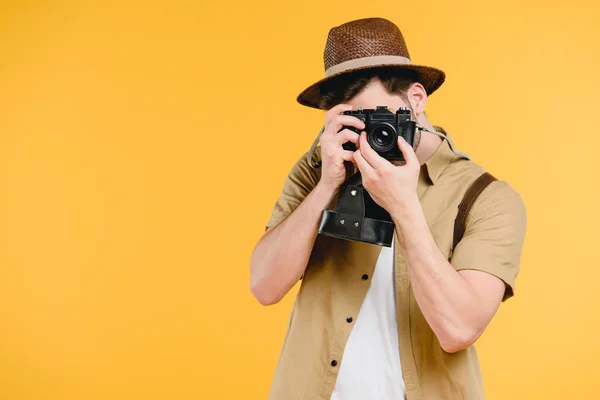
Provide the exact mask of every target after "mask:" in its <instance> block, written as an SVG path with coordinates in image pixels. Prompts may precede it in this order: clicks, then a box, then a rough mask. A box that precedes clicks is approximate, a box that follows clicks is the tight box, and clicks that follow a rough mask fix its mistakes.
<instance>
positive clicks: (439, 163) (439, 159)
mask: <svg viewBox="0 0 600 400" xmlns="http://www.w3.org/2000/svg"><path fill="white" fill-rule="evenodd" d="M433 128H434V129H435V130H436V131H437V132H440V133H443V134H444V135H445V136H446V137H447V138H448V139H449V140H450V141H452V138H451V137H450V135H449V134H448V132H446V131H445V130H444V128H442V127H441V126H434V127H433ZM448 139H443V140H442V143H441V144H440V145H439V146H438V148H437V149H436V150H435V152H434V153H433V155H432V156H431V157H429V159H428V160H427V161H425V164H424V165H425V170H426V171H427V175H428V176H429V179H430V181H431V183H432V184H434V185H435V183H436V182H437V181H438V179H439V178H440V176H441V175H442V172H443V171H444V170H445V169H446V167H447V166H448V165H449V164H450V163H452V162H454V161H456V160H459V159H461V158H463V157H462V156H460V155H458V154H456V153H454V152H453V151H452V149H451V148H450V145H449V143H448Z"/></svg>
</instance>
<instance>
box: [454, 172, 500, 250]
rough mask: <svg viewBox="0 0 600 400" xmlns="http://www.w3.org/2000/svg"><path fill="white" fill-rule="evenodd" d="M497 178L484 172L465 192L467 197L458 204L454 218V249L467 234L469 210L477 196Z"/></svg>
mask: <svg viewBox="0 0 600 400" xmlns="http://www.w3.org/2000/svg"><path fill="white" fill-rule="evenodd" d="M495 180H496V178H494V177H493V176H492V175H491V174H490V173H488V172H484V173H483V174H481V176H480V177H479V178H477V179H476V180H475V182H473V184H472V185H471V187H469V189H468V190H467V192H466V193H465V197H464V198H463V200H462V201H461V202H460V204H459V206H458V215H457V216H456V219H455V220H454V241H453V243H452V250H454V248H455V247H456V245H457V244H458V242H460V240H461V239H462V237H463V235H464V234H465V229H466V222H467V216H468V215H469V211H470V210H471V207H472V206H473V203H475V200H477V197H479V195H480V194H481V192H483V190H484V189H485V188H486V187H487V186H488V185H489V184H490V183H492V182H493V181H495Z"/></svg>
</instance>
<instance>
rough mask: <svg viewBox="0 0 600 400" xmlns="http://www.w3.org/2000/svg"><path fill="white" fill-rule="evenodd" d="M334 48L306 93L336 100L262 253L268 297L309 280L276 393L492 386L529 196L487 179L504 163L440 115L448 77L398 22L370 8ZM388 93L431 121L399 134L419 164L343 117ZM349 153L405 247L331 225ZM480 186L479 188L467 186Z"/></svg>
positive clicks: (334, 394)
mask: <svg viewBox="0 0 600 400" xmlns="http://www.w3.org/2000/svg"><path fill="white" fill-rule="evenodd" d="M324 59H325V68H326V73H325V75H326V77H325V78H324V79H322V80H321V81H319V82H317V83H315V84H314V85H311V86H310V87H309V88H307V89H306V90H304V91H303V92H302V93H301V94H300V95H299V96H298V101H299V102H300V103H301V104H303V105H306V106H309V107H313V108H318V109H324V110H328V111H327V112H326V115H325V126H324V130H323V133H322V135H321V138H320V142H321V146H320V148H317V151H316V152H315V153H314V156H312V158H311V159H310V160H309V159H308V158H309V157H307V155H304V156H303V157H301V158H300V159H299V160H298V162H297V163H296V164H295V165H294V167H293V168H292V170H291V172H290V174H289V176H288V178H287V180H286V182H285V184H284V187H283V190H282V192H281V196H280V198H279V199H278V201H277V203H276V204H275V207H274V209H273V213H272V215H271V218H270V220H269V222H268V223H267V232H266V233H265V235H264V236H263V237H262V238H261V239H260V241H259V242H258V244H257V245H256V248H255V250H254V252H253V254H252V257H251V260H250V264H251V265H250V267H251V283H250V286H251V291H252V293H253V294H254V296H255V297H256V298H257V300H258V301H259V302H260V303H261V304H264V305H269V304H274V303H277V302H278V301H279V300H280V299H281V298H283V297H284V295H285V294H286V293H287V292H288V291H289V290H290V289H291V288H292V287H293V286H294V285H295V284H296V283H297V282H298V280H301V282H302V284H301V286H300V290H299V292H298V295H297V297H296V300H295V303H294V307H293V309H292V312H291V315H290V320H289V326H288V331H287V334H286V337H285V339H284V344H283V348H282V350H281V354H280V358H279V362H278V365H277V369H276V372H275V375H274V379H273V384H272V387H271V392H270V399H273V400H279V399H285V400H295V399H338V400H342V399H343V400H348V399H408V400H417V399H483V398H484V391H483V385H482V379H481V373H480V369H479V362H478V358H477V353H476V350H475V348H474V346H473V344H474V343H475V341H476V340H477V339H478V338H479V337H480V336H481V334H482V333H483V331H484V329H485V328H486V326H487V325H488V323H489V322H490V320H491V318H492V317H493V316H494V314H495V313H496V311H497V309H498V307H499V305H500V303H501V302H502V301H504V300H506V299H508V298H509V297H511V296H512V295H513V293H514V285H515V278H516V276H517V274H518V271H519V264H520V256H521V250H522V246H523V242H524V237H525V230H526V211H525V207H524V204H523V201H522V199H521V197H520V196H519V194H518V193H517V192H515V190H514V189H513V188H512V187H511V186H509V185H508V183H506V182H504V181H501V180H495V179H488V180H487V182H486V183H487V186H485V185H480V184H481V182H483V181H482V180H481V179H480V177H482V176H488V177H489V176H491V175H487V174H483V173H484V172H485V171H484V169H483V168H482V167H481V166H479V165H477V164H475V163H474V162H472V161H470V160H469V159H468V157H467V156H466V155H464V154H462V153H459V152H456V151H455V150H454V147H453V145H452V142H451V139H450V137H449V136H448V134H447V133H446V132H445V131H444V130H443V129H442V128H440V127H434V126H433V125H432V124H431V123H430V122H429V120H428V118H427V116H426V115H425V106H426V104H427V100H428V96H429V95H431V93H433V92H434V91H435V90H436V89H437V88H439V86H440V85H441V84H442V83H443V81H444V78H445V75H444V73H443V72H442V71H440V70H438V69H435V68H431V67H425V66H419V65H414V64H412V63H411V61H410V56H409V53H408V50H407V49H406V45H405V43H404V39H403V37H402V34H401V33H400V30H399V29H398V28H397V27H396V26H395V25H394V24H393V23H392V22H390V21H388V20H385V19H381V18H367V19H361V20H357V21H351V22H348V23H346V24H343V25H340V26H338V27H335V28H333V29H331V30H330V32H329V37H328V40H327V45H326V48H325V54H324ZM379 105H385V106H387V107H388V108H389V109H390V110H391V111H394V112H395V110H397V109H398V108H399V107H408V108H409V109H410V110H411V111H412V115H413V118H414V119H415V120H416V122H417V124H418V125H419V126H421V127H423V128H424V129H425V130H424V131H423V132H422V134H421V135H420V137H419V138H417V139H416V140H415V143H414V145H413V146H414V149H413V147H412V146H411V145H410V144H408V143H407V142H406V141H404V140H403V139H399V140H398V147H399V149H400V150H401V152H402V154H403V155H404V158H405V160H406V162H405V163H402V164H399V163H392V162H390V161H388V160H386V159H384V158H382V157H381V156H380V155H379V154H378V153H377V152H375V151H374V150H373V149H372V148H371V146H370V145H369V143H368V142H367V140H366V136H365V133H364V132H362V133H361V134H360V136H359V135H357V134H356V133H354V132H352V131H350V130H348V129H344V130H341V128H342V127H343V126H352V127H355V128H357V129H359V130H362V129H364V128H365V126H364V123H363V122H362V121H360V120H359V119H357V118H355V117H353V116H349V115H342V112H343V111H345V110H350V109H357V108H358V107H362V108H363V109H368V108H371V109H374V108H376V107H377V106H379ZM427 131H430V132H431V133H430V132H427ZM440 136H441V138H440ZM345 142H352V143H354V144H355V145H356V147H357V150H356V151H354V152H352V151H349V150H345V149H344V148H343V147H342V144H343V143H345ZM317 162H320V163H321V167H320V168H315V165H313V164H315V163H317ZM345 162H346V164H347V162H350V163H352V164H354V166H355V169H356V170H359V171H360V172H361V174H362V183H363V185H364V188H365V189H366V190H367V192H368V193H369V194H370V195H371V197H372V198H373V200H374V201H375V202H376V203H377V204H379V205H380V206H381V207H383V208H384V209H385V210H387V211H388V213H389V214H390V215H391V217H392V220H393V222H394V225H395V233H394V239H393V247H392V248H389V247H382V246H377V245H372V244H367V243H362V242H359V241H353V240H343V239H338V238H333V237H329V236H325V235H318V234H317V232H318V226H319V222H320V219H321V215H322V212H323V210H324V209H327V208H328V207H329V206H330V205H331V203H332V202H333V201H334V200H335V197H336V195H337V194H338V191H339V189H340V186H341V185H342V184H343V182H344V181H345V179H346V177H347V173H346V168H345V164H344V163H345ZM482 174H483V175H482ZM474 182H476V184H475V185H474ZM473 187H479V189H480V190H479V193H478V196H477V195H475V196H474V197H473V196H472V195H468V196H467V194H468V193H469V192H470V191H469V189H470V188H473ZM482 187H483V189H482ZM471 194H472V193H471ZM465 196H467V201H465V202H463V205H462V206H461V207H464V205H465V204H467V203H468V205H469V206H470V208H467V211H468V214H465V213H463V222H464V223H465V227H464V229H462V230H461V229H458V231H457V232H458V234H459V237H460V241H459V242H458V243H457V244H456V243H455V240H456V233H457V232H455V226H456V221H457V212H458V209H459V205H460V203H461V202H462V200H463V198H465ZM462 210H463V211H464V210H465V208H462ZM464 217H466V220H464Z"/></svg>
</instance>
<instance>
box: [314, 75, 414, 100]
mask: <svg viewBox="0 0 600 400" xmlns="http://www.w3.org/2000/svg"><path fill="white" fill-rule="evenodd" d="M373 78H379V80H380V81H381V83H382V84H383V86H384V87H385V88H386V90H387V91H388V92H389V93H391V94H397V95H400V96H401V97H402V98H403V99H404V100H405V101H406V102H407V103H408V98H407V97H406V91H407V90H408V88H409V86H410V85H412V84H413V83H414V82H418V79H419V76H418V73H416V72H414V71H402V72H401V73H400V72H399V70H398V69H396V68H385V67H381V68H375V69H367V70H358V71H354V72H351V73H348V74H342V75H340V76H338V77H335V78H333V79H331V80H330V81H328V82H325V83H324V84H322V85H321V87H320V90H321V104H320V106H321V107H322V108H324V109H326V110H329V109H330V108H332V107H334V106H335V105H337V104H340V103H345V102H347V101H348V100H350V99H351V98H353V97H354V96H356V95H357V94H358V93H360V91H361V90H363V89H364V88H365V86H367V84H368V83H369V82H370V81H371V79H373Z"/></svg>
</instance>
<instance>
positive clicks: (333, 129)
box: [323, 115, 365, 136]
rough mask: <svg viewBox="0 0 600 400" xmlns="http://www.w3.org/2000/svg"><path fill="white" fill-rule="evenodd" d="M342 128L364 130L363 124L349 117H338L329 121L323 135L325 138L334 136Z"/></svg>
mask: <svg viewBox="0 0 600 400" xmlns="http://www.w3.org/2000/svg"><path fill="white" fill-rule="evenodd" d="M344 126H347V127H354V128H356V129H359V130H361V129H364V128H365V123H364V122H362V121H361V120H360V119H358V118H356V117H353V116H351V115H338V116H336V117H335V118H333V119H332V120H330V121H329V123H328V124H327V125H326V126H325V131H324V132H323V134H324V135H327V136H332V135H335V134H336V133H339V132H340V131H341V130H342V129H343V127H344Z"/></svg>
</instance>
